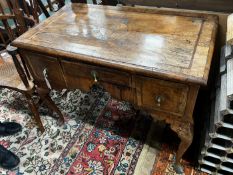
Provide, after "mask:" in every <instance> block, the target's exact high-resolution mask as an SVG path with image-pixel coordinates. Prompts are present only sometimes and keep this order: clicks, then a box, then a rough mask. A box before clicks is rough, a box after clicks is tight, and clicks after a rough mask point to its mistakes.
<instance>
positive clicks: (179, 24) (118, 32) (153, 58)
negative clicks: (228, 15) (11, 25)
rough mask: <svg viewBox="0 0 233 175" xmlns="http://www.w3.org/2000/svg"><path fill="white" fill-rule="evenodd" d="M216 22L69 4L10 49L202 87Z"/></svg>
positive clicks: (189, 15)
mask: <svg viewBox="0 0 233 175" xmlns="http://www.w3.org/2000/svg"><path fill="white" fill-rule="evenodd" d="M217 22H218V20H217V18H216V16H210V15H204V14H194V13H193V14H192V13H181V12H180V13H179V12H169V11H160V10H156V9H149V8H140V7H110V6H97V5H86V4H68V5H66V6H65V7H63V8H62V9H61V10H60V11H59V12H57V13H56V14H54V15H53V16H52V17H50V18H49V19H47V20H45V21H44V22H42V23H41V24H39V25H38V26H36V27H35V28H33V29H30V31H28V32H26V33H25V34H23V35H22V36H20V37H19V38H18V39H16V40H15V41H14V42H13V45H15V46H17V47H19V48H24V49H29V50H34V51H40V52H43V53H47V54H51V55H54V56H62V57H66V58H71V59H76V60H78V61H84V62H88V63H93V64H97V65H100V66H107V67H113V68H117V69H120V70H124V71H130V72H133V73H135V74H140V75H146V76H151V77H161V78H168V79H173V80H176V81H184V82H191V83H196V84H206V83H207V79H208V74H209V68H210V64H211V59H212V54H213V48H214V42H215V36H216V29H217Z"/></svg>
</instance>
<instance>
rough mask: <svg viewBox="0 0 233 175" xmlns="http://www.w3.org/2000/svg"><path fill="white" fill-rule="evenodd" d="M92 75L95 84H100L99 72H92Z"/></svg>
mask: <svg viewBox="0 0 233 175" xmlns="http://www.w3.org/2000/svg"><path fill="white" fill-rule="evenodd" d="M91 75H92V77H93V79H94V83H98V79H97V72H96V71H91Z"/></svg>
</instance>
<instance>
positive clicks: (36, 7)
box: [0, 0, 50, 46]
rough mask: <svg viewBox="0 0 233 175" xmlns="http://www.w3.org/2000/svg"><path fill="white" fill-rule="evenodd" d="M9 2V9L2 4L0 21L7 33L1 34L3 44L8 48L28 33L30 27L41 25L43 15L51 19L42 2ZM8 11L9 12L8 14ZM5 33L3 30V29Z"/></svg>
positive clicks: (24, 0)
mask: <svg viewBox="0 0 233 175" xmlns="http://www.w3.org/2000/svg"><path fill="white" fill-rule="evenodd" d="M29 1H30V4H29V3H28V1H26V0H7V1H6V3H7V7H8V8H6V7H3V6H2V4H0V21H1V22H2V25H3V27H4V29H5V31H6V34H7V37H6V34H5V35H4V33H3V32H1V34H0V38H1V40H2V43H3V44H4V45H5V46H7V44H9V43H10V42H11V41H13V40H14V39H15V38H16V37H18V36H20V35H21V34H23V33H24V32H26V31H27V30H28V29H29V28H30V27H33V26H34V25H36V24H38V23H39V16H40V15H41V14H42V13H43V14H44V15H45V16H46V17H49V16H50V15H49V13H48V11H47V10H46V8H45V6H44V5H43V3H42V2H41V0H29ZM6 9H7V11H8V12H6ZM1 30H2V31H3V29H1Z"/></svg>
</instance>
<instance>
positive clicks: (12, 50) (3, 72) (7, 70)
mask: <svg viewBox="0 0 233 175" xmlns="http://www.w3.org/2000/svg"><path fill="white" fill-rule="evenodd" d="M7 52H8V53H9V54H10V55H11V57H12V59H13V63H14V64H13V63H10V62H4V63H1V64H0V88H7V89H11V90H15V91H18V92H20V93H22V94H23V95H24V96H25V97H26V99H27V103H28V106H29V108H30V109H31V112H32V114H33V116H34V119H35V121H36V123H37V125H38V127H39V129H40V130H41V132H44V130H45V129H44V127H43V124H42V122H41V120H40V116H39V112H38V110H37V108H38V104H40V103H42V102H44V103H46V104H47V105H48V106H49V107H50V108H52V109H53V110H54V111H55V112H57V114H58V115H59V117H58V118H56V119H58V120H59V124H62V123H64V118H63V115H62V114H61V112H60V111H59V109H58V108H57V107H56V105H55V104H54V102H53V101H52V100H51V98H50V97H49V95H44V96H40V95H38V93H37V89H36V86H35V85H34V83H33V81H32V80H31V77H30V74H29V72H28V70H27V67H26V66H25V64H24V61H23V58H22V57H20V55H19V54H18V51H17V48H16V47H13V46H10V45H8V46H7ZM34 95H37V96H38V97H40V103H38V104H36V103H35V102H34V101H33V98H32V97H33V96H34Z"/></svg>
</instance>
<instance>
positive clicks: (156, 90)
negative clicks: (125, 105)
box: [136, 77, 188, 116]
mask: <svg viewBox="0 0 233 175" xmlns="http://www.w3.org/2000/svg"><path fill="white" fill-rule="evenodd" d="M136 82H137V85H136V86H137V89H139V91H138V92H137V93H138V95H137V96H138V98H139V99H138V100H139V101H138V103H139V105H141V106H143V107H145V108H149V109H150V110H159V111H163V112H168V113H173V114H176V115H180V116H182V115H183V113H184V111H185V107H186V101H187V95H188V86H186V85H183V84H179V83H173V82H169V81H164V80H158V79H153V78H145V77H144V78H142V77H139V78H138V79H137V81H136Z"/></svg>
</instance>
